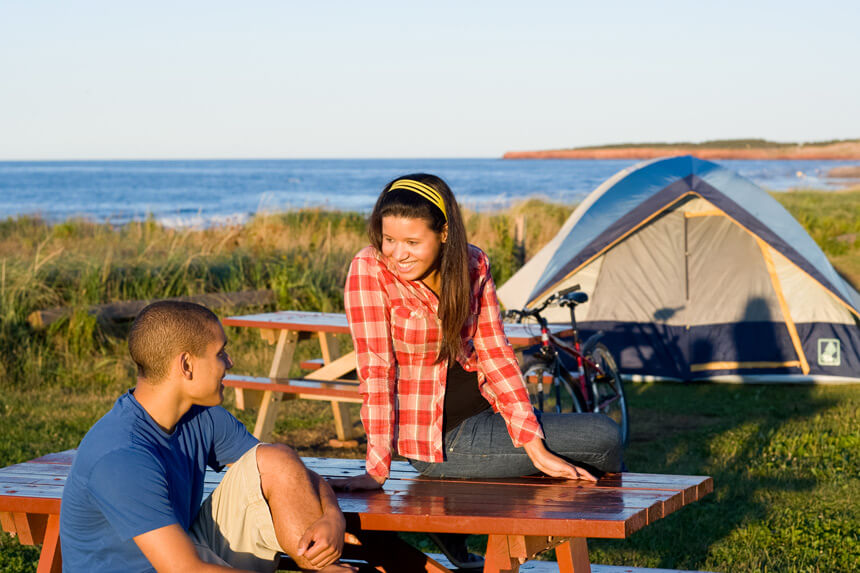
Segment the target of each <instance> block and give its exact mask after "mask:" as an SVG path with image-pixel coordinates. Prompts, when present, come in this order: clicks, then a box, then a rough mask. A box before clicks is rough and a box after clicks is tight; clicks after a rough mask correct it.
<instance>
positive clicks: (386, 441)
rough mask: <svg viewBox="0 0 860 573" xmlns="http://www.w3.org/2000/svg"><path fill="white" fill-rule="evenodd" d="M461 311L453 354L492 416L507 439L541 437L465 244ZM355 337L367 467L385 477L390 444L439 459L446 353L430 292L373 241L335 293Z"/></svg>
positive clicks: (479, 263)
mask: <svg viewBox="0 0 860 573" xmlns="http://www.w3.org/2000/svg"><path fill="white" fill-rule="evenodd" d="M469 276H470V278H471V283H472V294H471V297H470V298H471V300H470V313H469V318H468V319H467V320H466V323H465V324H464V325H463V330H462V332H461V337H462V352H461V355H460V357H459V358H458V361H459V362H460V364H461V365H462V366H463V368H464V369H465V370H468V371H470V372H475V371H476V370H477V373H478V387H479V388H480V391H481V394H482V395H483V396H484V397H485V398H486V399H487V401H488V402H489V403H490V404H491V405H492V406H493V409H494V410H495V411H497V412H501V414H502V417H503V418H504V419H505V423H506V424H507V427H508V433H510V435H511V439H512V440H513V443H514V445H515V446H518V447H519V446H521V445H522V444H525V443H528V442H530V441H531V440H533V439H534V438H543V432H542V430H541V427H540V424H539V423H538V421H537V418H536V417H535V415H534V411H533V410H532V406H531V404H530V403H529V399H528V394H527V392H526V388H525V384H524V382H523V378H522V374H521V373H520V368H519V365H518V364H517V359H516V356H515V355H514V351H513V348H511V345H510V343H509V342H508V339H507V337H506V336H505V331H504V327H503V326H502V322H501V317H500V314H499V302H498V299H497V298H496V287H495V285H494V284H493V279H492V277H491V276H490V261H489V259H488V258H487V255H485V254H484V253H483V251H481V250H480V249H478V248H477V247H474V246H471V245H470V246H469ZM344 304H345V306H346V316H347V319H348V320H349V328H350V331H351V333H352V339H353V342H354V343H355V351H356V358H357V363H358V364H357V366H358V379H359V382H360V388H359V391H360V392H361V395H362V398H363V401H362V407H361V421H362V423H364V429H365V432H366V433H367V471H368V473H370V474H372V475H375V476H382V477H388V473H389V467H390V466H391V456H392V451H393V448H395V447H396V448H397V452H398V453H399V454H400V455H402V456H405V457H407V458H412V459H416V460H422V461H427V462H441V461H444V459H445V456H444V453H443V451H442V414H443V406H444V397H445V382H446V377H447V373H448V364H447V363H446V362H442V363H436V357H437V356H438V355H439V350H440V348H441V341H442V330H441V322H440V320H439V317H438V314H437V308H438V300H437V298H436V295H435V294H434V293H433V291H432V290H431V289H430V288H429V287H427V286H426V285H425V284H424V283H422V282H421V281H408V280H404V279H401V278H400V277H399V276H398V274H397V271H396V269H395V267H394V265H391V264H389V263H388V262H387V261H386V259H385V258H384V257H383V256H382V255H381V254H380V253H379V252H378V251H377V250H376V249H374V248H373V247H366V248H364V249H363V250H362V251H361V252H359V253H358V254H357V255H356V256H355V258H354V259H353V260H352V264H351V265H350V268H349V276H348V277H347V279H346V289H345V292H344Z"/></svg>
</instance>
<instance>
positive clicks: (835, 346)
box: [818, 338, 842, 366]
mask: <svg viewBox="0 0 860 573" xmlns="http://www.w3.org/2000/svg"><path fill="white" fill-rule="evenodd" d="M840 364H842V357H841V356H840V353H839V339H838V338H819V339H818V365H819V366H839V365H840Z"/></svg>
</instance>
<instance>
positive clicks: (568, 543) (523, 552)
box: [484, 535, 591, 573]
mask: <svg viewBox="0 0 860 573" xmlns="http://www.w3.org/2000/svg"><path fill="white" fill-rule="evenodd" d="M553 547H555V552H556V559H557V560H558V566H559V571H560V573H591V564H590V563H589V560H588V546H587V544H586V541H585V539H581V538H574V539H567V538H563V537H545V536H536V535H490V536H489V537H488V539H487V555H486V557H485V563H484V573H517V572H518V571H519V570H520V565H521V564H522V563H525V562H526V561H528V560H529V559H533V558H534V557H536V556H537V555H538V554H540V553H543V552H544V551H546V550H548V549H552V548H553Z"/></svg>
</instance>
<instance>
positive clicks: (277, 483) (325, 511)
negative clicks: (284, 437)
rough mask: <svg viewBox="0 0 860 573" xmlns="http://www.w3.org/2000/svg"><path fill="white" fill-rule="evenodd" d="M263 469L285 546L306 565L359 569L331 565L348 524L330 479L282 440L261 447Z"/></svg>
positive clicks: (259, 464)
mask: <svg viewBox="0 0 860 573" xmlns="http://www.w3.org/2000/svg"><path fill="white" fill-rule="evenodd" d="M257 467H258V468H259V470H260V484H261V487H262V490H263V496H264V497H265V498H266V501H267V502H268V504H269V510H270V511H271V513H272V521H273V523H274V525H275V534H276V536H277V538H278V543H279V544H280V546H281V549H283V550H284V552H285V553H287V554H288V555H289V556H290V557H292V558H293V560H294V561H295V562H296V563H297V564H298V565H299V567H302V568H304V569H309V570H313V571H315V570H321V571H324V572H325V573H330V572H331V573H335V572H341V571H355V568H353V567H350V566H348V565H340V564H338V563H336V562H335V563H332V564H330V565H327V564H328V563H331V562H332V561H334V560H335V559H337V558H338V557H340V553H341V551H342V550H343V533H344V522H343V515H342V514H341V513H340V510H339V508H338V507H337V498H336V497H335V495H334V492H332V490H331V488H330V487H329V486H328V484H327V483H325V480H323V479H322V478H320V477H319V476H318V475H317V474H315V473H314V472H311V471H310V470H308V469H307V468H305V466H304V464H303V463H302V460H301V458H299V456H298V455H297V454H296V453H295V452H294V451H293V450H292V449H290V448H288V447H287V446H284V445H282V444H264V445H261V446H260V447H258V448H257ZM321 567H322V568H321Z"/></svg>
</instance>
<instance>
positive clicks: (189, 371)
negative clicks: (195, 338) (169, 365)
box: [177, 352, 194, 380]
mask: <svg viewBox="0 0 860 573" xmlns="http://www.w3.org/2000/svg"><path fill="white" fill-rule="evenodd" d="M177 360H178V361H179V372H180V373H181V374H182V377H183V378H186V379H187V380H191V379H192V378H193V377H194V372H193V371H194V366H193V364H194V363H193V360H192V359H191V353H190V352H183V353H181V354H180V355H179V356H178V357H177Z"/></svg>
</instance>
